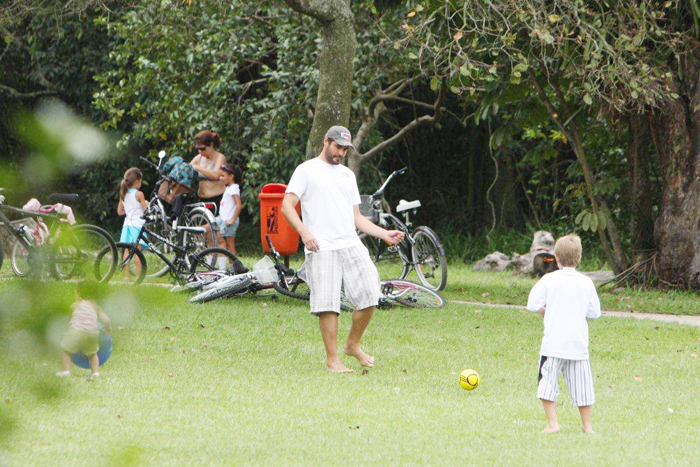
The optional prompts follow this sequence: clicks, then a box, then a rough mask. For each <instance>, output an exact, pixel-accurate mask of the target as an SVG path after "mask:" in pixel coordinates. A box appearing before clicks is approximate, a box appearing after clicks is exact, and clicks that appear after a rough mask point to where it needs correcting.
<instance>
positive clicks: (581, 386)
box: [537, 356, 595, 407]
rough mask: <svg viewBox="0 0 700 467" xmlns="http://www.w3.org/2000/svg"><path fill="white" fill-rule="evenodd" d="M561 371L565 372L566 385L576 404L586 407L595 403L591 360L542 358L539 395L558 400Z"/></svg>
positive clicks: (549, 399)
mask: <svg viewBox="0 0 700 467" xmlns="http://www.w3.org/2000/svg"><path fill="white" fill-rule="evenodd" d="M559 373H563V374H564V380H565V381H566V387H567V388H568V389H569V395H570V396H571V401H572V402H573V403H574V405H576V406H578V407H585V406H588V405H593V403H594V402H595V393H594V392H593V374H592V373H591V363H590V361H589V360H565V359H563V358H557V357H545V356H542V357H541V358H540V372H539V379H538V385H537V397H538V398H540V399H544V400H546V401H552V402H556V400H557V396H559Z"/></svg>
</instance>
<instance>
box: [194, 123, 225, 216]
mask: <svg viewBox="0 0 700 467" xmlns="http://www.w3.org/2000/svg"><path fill="white" fill-rule="evenodd" d="M220 144H221V138H220V137H219V134H218V133H216V132H214V131H209V130H203V131H200V132H199V133H197V135H196V136H195V137H194V147H195V149H196V150H197V151H198V154H197V155H196V156H195V157H194V159H192V162H190V164H191V165H192V166H193V167H194V170H196V171H197V173H198V174H199V191H198V192H197V194H198V195H199V199H200V201H203V202H210V203H214V204H216V212H215V213H214V214H215V215H216V214H218V212H219V203H220V202H221V196H222V195H223V194H224V190H225V189H226V187H225V186H224V184H223V182H222V181H221V180H219V177H220V176H221V170H220V169H221V166H222V165H224V164H225V163H226V156H224V155H223V154H221V153H220V152H219V151H218V150H217V148H218V147H219V145H220Z"/></svg>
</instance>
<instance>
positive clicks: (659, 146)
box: [650, 62, 700, 289]
mask: <svg viewBox="0 0 700 467" xmlns="http://www.w3.org/2000/svg"><path fill="white" fill-rule="evenodd" d="M682 66H683V67H684V68H685V70H683V71H684V73H683V75H684V76H685V79H686V80H687V81H685V83H684V82H683V81H677V83H678V84H677V90H675V92H676V93H678V94H679V95H680V96H681V97H680V98H678V99H676V100H674V101H671V102H669V103H668V105H667V107H666V108H665V109H662V110H661V111H659V112H657V113H655V114H653V115H652V116H651V118H650V121H651V131H652V135H653V137H654V143H655V144H656V151H657V153H658V155H659V170H660V172H661V179H662V192H661V198H662V207H661V212H660V213H659V217H658V218H657V219H656V223H655V225H654V238H655V240H656V247H657V254H658V256H657V257H658V262H657V265H658V272H659V274H660V276H661V278H662V279H663V280H664V281H666V282H668V283H670V284H674V285H680V286H684V287H691V288H695V289H698V288H700V154H699V152H700V111H699V110H697V104H698V102H700V101H699V100H698V99H700V93H699V92H698V89H700V86H698V85H697V82H698V77H699V75H700V72H699V71H698V68H697V64H689V63H688V62H685V63H683V64H682Z"/></svg>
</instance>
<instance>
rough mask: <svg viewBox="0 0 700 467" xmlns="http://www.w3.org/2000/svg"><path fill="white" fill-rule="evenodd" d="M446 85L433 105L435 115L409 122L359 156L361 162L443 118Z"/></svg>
mask: <svg viewBox="0 0 700 467" xmlns="http://www.w3.org/2000/svg"><path fill="white" fill-rule="evenodd" d="M445 87H446V86H445V84H444V83H443V85H442V86H441V87H440V92H439V93H438V97H437V99H436V100H435V103H434V104H433V106H432V107H433V112H434V113H433V115H432V116H430V115H423V116H422V117H417V118H415V119H413V120H412V121H411V122H409V123H408V124H407V125H405V126H404V127H403V128H401V130H399V132H398V133H396V134H395V135H393V136H392V137H391V138H388V139H385V140H384V141H382V142H381V143H379V144H377V145H376V146H374V147H373V148H372V149H370V150H369V151H367V152H365V153H363V154H358V159H359V161H360V162H364V161H366V160H367V159H370V158H372V157H374V156H375V155H376V154H378V153H380V152H381V151H383V150H384V149H386V148H389V147H391V146H393V145H395V144H396V143H398V142H399V141H401V140H402V139H404V138H405V137H406V135H408V134H409V133H410V132H412V131H413V130H415V129H416V128H419V127H421V126H423V125H428V124H434V123H436V122H437V121H438V120H439V119H440V116H441V109H440V104H441V103H442V99H443V97H445Z"/></svg>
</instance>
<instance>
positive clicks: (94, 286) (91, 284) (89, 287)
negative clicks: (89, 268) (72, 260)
mask: <svg viewBox="0 0 700 467" xmlns="http://www.w3.org/2000/svg"><path fill="white" fill-rule="evenodd" d="M75 291H76V292H77V293H78V296H79V297H80V298H82V299H83V300H97V299H98V298H100V284H98V283H97V282H96V281H94V280H92V279H85V280H82V281H80V282H78V285H76V286H75Z"/></svg>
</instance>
